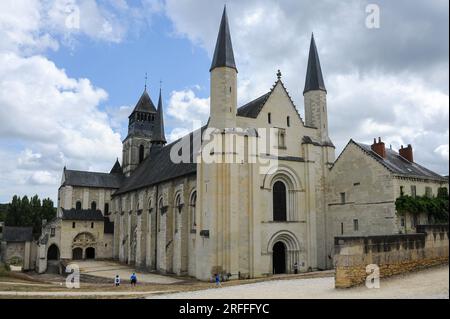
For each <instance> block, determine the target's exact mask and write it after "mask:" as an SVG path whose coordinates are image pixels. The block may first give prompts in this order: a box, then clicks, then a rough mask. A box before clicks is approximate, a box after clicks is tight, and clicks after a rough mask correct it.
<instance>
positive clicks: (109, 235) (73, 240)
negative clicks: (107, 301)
mask: <svg viewBox="0 0 450 319" xmlns="http://www.w3.org/2000/svg"><path fill="white" fill-rule="evenodd" d="M122 180H123V174H122V168H121V166H120V164H119V161H118V160H116V163H115V164H114V166H113V168H112V169H111V171H110V173H98V172H84V171H74V170H68V169H66V168H65V167H64V170H63V174H62V180H61V186H60V187H59V190H58V206H57V216H56V218H55V219H54V220H51V221H48V222H43V228H42V235H41V237H40V238H39V240H38V250H37V267H36V269H37V271H38V272H40V273H42V272H46V271H49V272H60V261H61V260H77V259H94V258H100V259H105V258H112V244H113V243H112V239H113V232H114V225H113V223H112V222H111V221H110V215H111V208H110V207H111V196H112V193H113V192H114V191H116V190H117V189H118V188H119V186H120V184H121V182H122Z"/></svg>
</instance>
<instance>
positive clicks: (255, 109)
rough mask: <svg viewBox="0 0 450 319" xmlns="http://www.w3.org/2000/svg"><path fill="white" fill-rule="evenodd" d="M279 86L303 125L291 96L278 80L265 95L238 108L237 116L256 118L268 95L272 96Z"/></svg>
mask: <svg viewBox="0 0 450 319" xmlns="http://www.w3.org/2000/svg"><path fill="white" fill-rule="evenodd" d="M278 84H280V85H281V87H282V88H283V90H284V91H285V92H286V95H287V96H288V98H289V100H290V101H291V103H292V106H293V107H294V109H295V112H296V113H297V115H298V117H299V119H300V121H301V122H302V123H303V119H302V117H301V116H300V113H298V110H297V107H296V106H295V103H294V101H293V100H292V98H291V96H290V95H289V92H288V91H287V89H286V87H285V86H284V83H283V81H281V80H280V79H278V80H277V81H276V82H275V84H274V85H273V86H272V88H271V89H270V91H269V92H267V93H266V94H263V95H261V96H260V97H258V98H256V99H254V100H253V101H250V102H248V103H247V104H245V105H243V106H241V107H239V108H238V109H237V115H238V116H242V117H249V118H257V117H258V115H259V113H260V112H261V110H262V109H263V107H264V105H265V104H266V102H267V100H268V99H269V97H270V95H271V94H272V92H273V90H274V89H275V87H276V86H277V85H278Z"/></svg>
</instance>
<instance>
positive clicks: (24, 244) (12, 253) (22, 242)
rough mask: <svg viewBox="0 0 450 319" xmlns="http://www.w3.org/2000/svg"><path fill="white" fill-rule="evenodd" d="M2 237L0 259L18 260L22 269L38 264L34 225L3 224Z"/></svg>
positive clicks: (4, 260)
mask: <svg viewBox="0 0 450 319" xmlns="http://www.w3.org/2000/svg"><path fill="white" fill-rule="evenodd" d="M2 228H3V229H2V232H1V238H0V261H1V262H4V263H10V262H11V261H12V260H16V261H17V262H18V264H20V265H21V266H22V270H32V269H34V267H35V264H36V248H37V246H36V243H35V241H34V240H33V228H32V227H11V226H2Z"/></svg>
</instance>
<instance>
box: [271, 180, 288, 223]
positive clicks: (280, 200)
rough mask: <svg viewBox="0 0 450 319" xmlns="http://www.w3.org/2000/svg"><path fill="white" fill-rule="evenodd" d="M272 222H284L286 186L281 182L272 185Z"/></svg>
mask: <svg viewBox="0 0 450 319" xmlns="http://www.w3.org/2000/svg"><path fill="white" fill-rule="evenodd" d="M273 220H274V221H286V186H285V185H284V183H283V182H281V181H278V182H276V183H275V184H274V185H273Z"/></svg>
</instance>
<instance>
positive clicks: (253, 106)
mask: <svg viewBox="0 0 450 319" xmlns="http://www.w3.org/2000/svg"><path fill="white" fill-rule="evenodd" d="M271 93H272V92H267V93H266V94H263V95H261V96H260V97H258V98H256V99H254V100H253V101H250V102H248V103H247V104H245V105H243V106H241V107H240V108H238V110H237V115H238V116H243V117H251V118H254V119H255V118H257V117H258V114H259V112H261V110H262V108H263V106H264V104H266V101H267V99H268V98H269V96H270V94H271Z"/></svg>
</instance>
